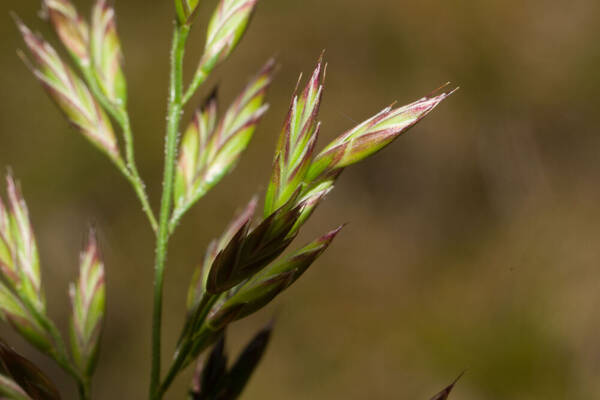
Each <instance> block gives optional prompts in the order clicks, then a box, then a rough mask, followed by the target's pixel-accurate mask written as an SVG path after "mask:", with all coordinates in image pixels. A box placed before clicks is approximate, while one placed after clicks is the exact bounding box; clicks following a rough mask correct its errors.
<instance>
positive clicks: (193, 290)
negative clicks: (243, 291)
mask: <svg viewBox="0 0 600 400" xmlns="http://www.w3.org/2000/svg"><path fill="white" fill-rule="evenodd" d="M257 203H258V199H257V198H256V197H254V198H253V199H252V200H251V201H250V203H248V205H247V206H246V208H245V209H244V210H243V211H242V212H241V213H239V215H237V216H236V217H235V218H234V220H233V221H232V222H231V223H230V224H229V226H228V227H227V229H226V230H225V232H224V233H223V234H222V235H221V237H220V238H219V239H217V240H214V241H212V242H211V243H210V245H209V246H208V249H207V250H206V255H205V256H204V261H203V263H202V264H201V265H200V266H199V267H198V268H197V269H196V271H195V272H194V276H193V278H192V282H191V284H190V288H189V291H188V311H190V312H192V310H193V309H194V307H195V306H196V305H197V304H198V302H199V301H200V298H201V297H202V294H203V293H205V292H206V281H207V279H208V274H209V272H210V269H211V266H212V264H213V262H214V261H215V258H216V257H217V255H218V254H219V253H221V252H222V251H223V250H225V248H226V247H227V245H228V244H229V243H230V242H231V241H232V240H233V239H234V237H235V236H236V235H240V233H239V232H245V231H247V230H248V228H249V225H250V222H251V220H252V217H253V216H254V212H255V210H256V205H257Z"/></svg>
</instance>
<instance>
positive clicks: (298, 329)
mask: <svg viewBox="0 0 600 400" xmlns="http://www.w3.org/2000/svg"><path fill="white" fill-rule="evenodd" d="M75 3H77V5H78V7H79V8H80V11H81V12H83V13H85V14H87V13H88V11H89V9H90V8H91V3H92V1H91V0H81V1H76V2H75ZM201 3H202V6H201V12H200V21H199V22H198V23H197V26H196V29H194V31H193V37H192V39H191V41H190V46H189V52H188V57H187V61H188V63H187V64H186V70H187V72H188V74H187V75H188V77H189V75H190V74H191V72H193V70H194V68H195V66H196V63H197V60H198V58H199V56H200V52H201V49H202V46H203V32H204V27H203V26H202V25H205V24H206V22H207V20H208V17H209V14H210V12H211V10H212V8H213V7H214V5H215V4H216V1H214V0H203V1H202V2H201ZM39 9H40V5H39V2H38V1H35V0H30V1H20V2H9V1H3V2H1V5H0V18H1V21H2V22H1V23H0V48H1V49H2V52H0V69H1V71H2V73H0V87H1V88H2V90H1V91H0V105H1V107H0V168H2V169H5V168H6V167H8V166H10V167H11V168H12V169H13V171H14V173H15V175H16V177H17V178H18V179H19V180H20V181H21V183H22V187H23V191H24V194H25V197H26V199H27V202H28V205H29V208H30V212H31V214H32V218H33V222H34V225H35V230H36V235H37V239H38V244H39V247H40V252H41V257H42V267H43V276H44V281H45V285H46V292H47V297H48V299H49V308H50V310H51V313H52V315H53V316H54V317H55V318H56V320H57V321H59V324H60V326H61V327H63V328H65V327H66V325H67V318H68V311H69V302H68V297H67V294H66V291H67V284H68V282H70V281H71V280H73V279H74V277H75V275H76V273H77V263H78V253H79V250H80V248H81V246H82V244H83V242H84V238H85V233H86V230H87V226H88V225H89V224H90V223H91V224H93V225H95V226H96V227H97V228H98V230H99V235H100V241H101V245H102V249H103V253H104V257H105V261H106V264H107V268H108V271H107V274H108V320H107V325H106V330H105V334H104V338H103V352H102V355H101V359H100V365H99V368H98V372H97V378H96V381H95V388H94V393H95V398H98V399H108V398H115V396H116V398H126V399H141V398H144V397H145V395H146V387H147V380H148V375H149V348H150V323H151V322H150V314H151V295H152V292H151V289H152V264H153V235H152V233H151V230H150V229H149V227H148V225H147V223H146V220H145V218H144V215H143V214H142V212H141V209H140V206H139V205H138V202H137V199H136V197H135V196H134V193H133V191H132V190H131V188H130V187H129V186H128V185H127V183H126V182H125V181H124V180H123V179H122V178H121V177H120V176H119V175H118V173H117V172H116V170H115V169H114V168H113V167H112V166H111V165H110V164H109V162H107V160H106V159H105V158H104V157H103V156H102V155H101V154H100V153H99V152H97V151H96V150H94V149H93V148H92V147H91V146H89V145H88V143H87V142H85V141H84V140H83V139H82V136H81V135H80V134H79V133H77V132H75V131H74V130H73V129H71V128H70V127H69V125H68V124H67V123H66V122H65V120H64V119H63V117H62V115H61V114H60V113H59V112H58V110H57V109H56V107H55V106H54V105H53V104H52V102H51V101H50V100H49V99H48V98H47V96H46V94H45V93H44V92H43V90H42V89H41V87H40V85H39V84H38V83H37V82H36V81H35V80H34V78H33V77H32V75H31V73H30V72H29V71H28V70H27V68H26V67H25V66H24V65H23V63H22V62H21V61H20V60H19V59H18V57H17V55H16V53H15V51H16V49H19V48H21V49H23V48H24V45H23V43H22V41H21V39H20V37H19V36H18V34H17V30H16V29H15V27H14V25H13V23H12V21H11V20H10V17H9V11H16V12H18V14H19V15H20V17H21V18H22V19H23V20H24V21H25V22H26V23H27V24H29V25H30V26H32V27H34V28H35V29H37V30H39V31H40V32H42V33H43V34H45V35H46V36H47V37H48V38H52V40H53V41H54V43H56V41H55V39H54V36H53V35H52V34H51V31H50V29H49V27H48V25H47V24H46V23H45V22H43V21H40V20H38V18H37V15H38V11H39ZM116 9H117V13H118V18H119V19H118V23H119V27H118V28H119V32H120V35H121V38H122V42H123V46H124V51H125V57H126V73H127V76H128V84H129V93H130V112H131V114H132V118H133V121H134V123H133V124H134V130H135V135H136V136H135V140H136V146H137V160H138V166H139V169H140V170H141V172H142V175H143V177H144V179H145V181H146V183H147V186H148V191H149V194H150V196H151V198H152V199H153V205H154V206H155V207H156V208H157V204H158V198H159V195H160V182H161V176H162V156H163V132H164V128H165V117H164V115H165V109H166V98H167V89H166V88H167V76H168V56H167V55H168V51H169V46H170V36H171V28H172V25H171V20H172V19H173V11H172V2H171V1H170V0H161V1H158V0H155V1H150V2H149V1H142V0H127V1H117V2H116ZM599 15H600V2H598V1H595V0H573V1H570V2H550V1H544V0H526V1H521V0H508V1H506V0H504V1H500V0H488V1H475V0H456V1H451V2H448V1H441V0H423V1H419V2H416V1H411V2H409V1H389V0H370V1H368V2H367V1H361V0H327V1H322V0H302V1H281V0H261V2H260V5H259V8H258V12H257V14H256V16H255V18H254V20H253V22H252V25H251V27H250V29H249V31H248V34H247V36H246V37H245V38H244V40H243V42H242V44H241V46H240V47H239V48H238V50H237V51H236V52H235V54H234V55H233V56H232V58H231V59H230V61H229V62H227V63H226V65H224V66H223V67H221V68H219V69H218V71H217V72H216V73H215V75H214V76H213V78H212V79H211V82H209V83H208V84H206V85H205V86H204V88H203V94H206V93H208V92H209V90H210V89H211V87H212V86H213V85H214V84H216V83H219V84H220V91H221V95H222V96H221V103H222V105H223V106H226V105H227V103H228V102H230V101H231V100H232V99H233V97H234V96H235V95H236V93H237V92H238V91H239V90H241V88H242V87H243V85H244V84H245V82H246V81H247V79H248V78H249V77H250V76H252V74H253V73H254V72H255V71H257V70H258V69H259V68H260V67H261V66H262V64H263V63H264V61H265V60H266V59H267V58H268V57H270V56H273V55H275V56H276V57H277V60H278V62H279V64H280V70H279V73H278V75H277V78H276V81H275V83H274V84H273V86H272V89H271V91H270V103H271V105H272V107H271V110H270V112H269V113H268V115H267V117H266V118H265V119H264V121H263V123H262V124H261V126H260V127H259V130H258V131H257V133H256V135H255V139H254V140H253V143H252V144H251V146H250V148H249V150H248V152H247V154H246V155H245V156H244V157H243V159H242V161H241V163H240V164H239V166H238V167H237V169H236V170H235V171H234V172H233V174H231V175H230V176H228V177H227V178H226V179H224V181H223V182H222V183H221V184H220V185H219V186H218V187H217V188H216V189H215V190H213V191H212V192H211V193H210V194H208V195H207V196H206V197H205V198H204V199H203V200H202V201H201V202H200V203H199V205H198V206H197V207H196V208H195V209H194V211H193V212H192V213H191V214H189V216H188V218H187V220H186V221H185V222H184V223H183V224H182V225H181V227H180V230H179V231H178V233H177V234H176V236H175V237H174V238H173V240H172V244H171V247H170V253H169V263H168V272H167V277H166V295H165V296H166V297H165V300H166V302H165V321H164V340H165V341H164V344H165V349H164V358H165V360H168V359H169V358H170V355H171V354H172V349H173V348H174V345H175V341H176V339H177V335H178V333H179V331H180V327H181V324H182V320H183V310H184V303H185V292H186V290H187V285H188V282H189V280H190V276H191V273H192V271H193V268H194V267H195V266H196V264H197V263H198V262H199V261H200V260H201V259H202V257H203V252H204V249H205V247H206V245H207V244H208V242H209V240H210V239H212V238H213V237H215V236H216V235H218V234H220V233H221V232H222V230H223V228H224V227H225V225H226V223H227V222H228V220H229V219H230V218H231V216H232V215H233V214H234V212H235V211H236V210H238V209H239V208H240V207H241V206H243V205H244V204H246V202H247V201H248V199H249V198H250V197H251V196H252V194H254V193H256V192H260V193H262V192H263V191H264V189H265V187H266V184H267V182H268V179H269V173H270V167H271V161H272V154H273V150H274V146H275V141H276V138H277V136H278V134H279V132H280V128H281V125H282V122H283V119H284V117H285V113H286V112H287V108H288V105H289V100H290V95H291V92H292V90H293V88H294V85H295V83H296V80H297V77H298V74H299V73H300V72H302V71H304V72H305V73H309V72H310V71H311V70H312V68H313V66H314V63H315V61H316V59H317V57H318V55H319V54H320V52H321V50H322V49H324V48H325V49H326V50H327V52H326V59H327V61H328V62H329V68H328V75H327V81H326V94H325V98H324V103H323V106H322V116H321V119H322V121H323V122H324V127H323V128H324V129H323V130H322V132H323V135H322V141H321V144H324V143H325V141H326V140H329V139H331V138H333V137H334V136H336V135H338V134H340V133H342V132H343V131H344V130H346V129H348V128H350V127H352V126H354V125H355V123H356V122H359V121H362V120H363V119H365V118H367V117H369V116H370V115H372V114H374V113H376V112H377V111H379V110H380V109H381V108H383V107H384V106H386V105H388V104H390V103H392V102H393V101H395V100H398V101H399V102H400V103H408V102H410V101H413V100H415V99H417V98H420V97H422V96H423V95H425V94H427V93H429V92H430V91H431V90H433V89H435V88H436V87H438V86H440V85H441V84H443V83H444V82H446V81H452V82H454V83H456V84H458V85H460V86H461V89H460V90H459V91H458V92H457V93H456V94H455V95H453V96H452V97H451V98H450V99H449V100H447V101H446V102H444V103H443V104H442V105H441V106H440V107H439V108H438V109H437V110H436V111H435V112H434V113H433V114H431V115H430V116H429V117H428V118H427V119H426V120H424V121H423V122H422V123H421V124H419V125H418V126H417V127H416V128H414V129H413V130H412V131H410V133H409V134H407V135H405V136H403V137H401V138H400V139H399V140H398V141H396V142H395V143H394V145H392V146H391V147H389V148H387V149H386V150H385V151H383V152H382V153H379V154H378V155H377V156H375V157H374V158H372V159H370V160H368V161H366V162H364V163H362V164H360V165H359V166H355V167H353V168H350V169H349V170H347V172H346V173H344V175H343V176H342V178H341V179H340V181H339V183H338V185H337V189H336V190H335V191H334V192H333V194H332V195H331V196H330V197H329V198H328V200H327V201H326V202H325V203H324V204H323V205H322V206H321V207H320V208H319V209H318V211H317V212H316V214H315V215H314V216H313V218H312V219H311V221H310V222H309V223H308V224H307V226H306V228H305V229H304V231H303V234H302V237H300V238H299V240H298V243H299V244H301V243H303V242H306V241H308V240H310V239H312V238H313V237H315V236H317V235H319V234H321V233H323V232H325V231H326V230H328V229H330V228H331V227H333V226H335V225H336V224H339V223H341V222H350V225H349V226H348V227H347V228H346V229H345V231H344V232H343V234H341V235H340V236H339V237H338V239H337V240H336V242H335V243H334V244H333V245H332V247H331V248H330V250H328V251H327V252H326V254H325V255H324V256H323V257H322V258H321V259H320V260H319V262H318V263H317V264H316V265H315V266H313V268H312V269H311V270H310V271H309V273H307V274H306V275H305V276H304V277H303V278H302V279H301V280H300V281H299V282H298V284H297V285H295V286H294V287H293V288H291V289H290V290H289V291H288V292H286V293H285V294H284V295H283V296H281V297H280V298H279V299H278V301H277V302H276V304H275V305H273V306H271V307H269V308H268V309H266V310H264V311H262V312H261V313H259V314H258V315H256V316H254V317H252V318H250V319H248V320H246V321H244V322H241V323H237V324H236V325H235V326H234V329H232V330H231V331H230V337H229V347H230V351H231V354H232V356H233V355H234V354H235V353H237V351H239V349H240V347H241V346H242V345H243V343H244V342H245V341H247V340H249V339H250V337H251V336H252V335H253V334H254V332H255V331H256V330H257V329H258V328H259V327H260V326H261V325H262V324H264V323H265V322H266V321H268V320H269V319H270V318H271V317H272V316H273V315H274V314H275V315H277V328H276V331H275V335H274V339H273V342H272V345H271V347H270V349H269V350H268V353H267V355H266V357H265V359H264V361H263V363H262V365H261V367H260V369H259V370H258V372H257V373H256V375H255V376H254V378H253V380H252V382H251V384H250V386H249V388H248V390H247V393H246V397H245V398H247V399H365V398H369V399H391V398H398V399H428V398H430V397H431V396H432V395H433V394H434V393H435V392H437V391H438V390H440V389H441V388H442V387H443V386H445V385H446V384H447V383H449V382H450V381H451V380H452V379H453V378H454V377H456V376H457V375H458V374H459V373H460V372H461V371H463V370H467V373H466V375H465V376H464V377H463V379H462V381H461V382H460V385H459V386H458V387H457V389H456V392H455V396H453V398H455V399H462V400H470V399H490V400H493V399H512V400H527V399H541V398H543V399H567V398H569V399H584V398H588V399H591V398H600V379H599V378H600V341H599V340H598V331H599V330H600V312H599V311H598V305H599V304H600V268H599V267H600V265H599V263H600V246H598V237H599V235H600V207H599V206H598V203H599V202H598V199H599V198H600V180H599V178H600V163H599V162H598V154H599V153H600V135H598V133H599V132H598V122H597V116H598V112H599V110H600V96H599V95H600V93H599V88H600V72H599V71H600V69H599V68H598V65H599V63H600V46H599V45H598V38H599V37H600V23H598V16H599ZM200 97H201V96H198V99H197V102H196V103H198V102H200ZM185 118H186V121H187V120H189V113H188V115H187V116H186V117H185ZM0 332H1V335H2V336H3V337H5V338H8V339H10V340H11V343H13V344H14V345H15V346H16V347H17V348H18V349H19V350H21V351H23V352H24V353H26V354H28V355H29V356H31V358H32V359H34V360H35V361H36V362H38V363H39V364H40V365H42V366H43V367H44V369H45V370H46V371H48V373H49V374H50V375H51V376H52V378H53V379H55V380H56V381H57V382H60V384H61V387H63V388H64V393H65V397H66V398H74V392H73V391H72V384H71V382H70V381H69V380H68V379H67V377H66V376H64V375H63V374H62V373H61V372H60V371H59V370H57V368H55V367H54V366H53V364H52V363H51V362H49V361H48V360H47V359H45V358H44V357H42V356H39V355H37V354H36V352H35V351H33V350H32V349H31V348H30V347H29V346H27V345H26V344H25V343H24V342H23V341H21V340H19V339H18V338H17V337H15V335H13V334H12V333H11V332H10V330H9V328H8V327H7V326H5V325H2V326H1V327H0ZM189 375H190V374H189V373H188V374H186V376H184V377H182V378H180V380H178V381H177V385H176V388H175V389H174V390H173V391H172V392H171V393H170V395H169V396H168V397H167V398H169V399H171V398H172V399H178V398H179V399H180V398H183V394H184V393H185V391H186V388H187V384H188V381H189Z"/></svg>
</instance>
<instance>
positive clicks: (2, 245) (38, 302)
mask: <svg viewBox="0 0 600 400" xmlns="http://www.w3.org/2000/svg"><path fill="white" fill-rule="evenodd" d="M6 182H7V192H8V204H9V206H8V207H6V206H5V205H4V203H3V202H2V199H1V198H0V277H2V280H4V281H5V282H6V284H7V285H10V286H11V287H12V288H14V290H15V291H16V292H17V294H18V296H19V297H21V298H23V299H25V300H26V301H28V302H29V303H31V304H33V305H34V306H35V307H36V309H37V310H38V311H40V312H44V309H45V299H44V295H43V291H42V280H41V273H40V262H39V257H38V251H37V244H36V241H35V236H34V234H33V228H32V226H31V222H30V220H29V211H28V210H27V204H25V200H24V199H23V197H22V196H21V193H20V191H19V189H18V186H17V184H16V183H15V181H14V179H13V178H12V176H10V175H8V176H7V177H6Z"/></svg>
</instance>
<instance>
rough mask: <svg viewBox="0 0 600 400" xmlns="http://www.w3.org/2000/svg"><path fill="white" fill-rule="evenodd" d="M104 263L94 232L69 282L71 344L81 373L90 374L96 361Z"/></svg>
mask: <svg viewBox="0 0 600 400" xmlns="http://www.w3.org/2000/svg"><path fill="white" fill-rule="evenodd" d="M105 292H106V289H105V281H104V263H103V262H102V259H101V258H100V254H99V252H98V245H97V243H96V238H95V235H94V232H93V231H92V232H91V233H90V238H89V242H88V245H87V247H86V248H85V250H84V251H83V252H82V253H81V259H80V265H79V278H78V280H77V282H76V283H73V284H71V286H70V288H69V295H70V297H71V304H72V308H73V311H72V317H71V347H72V351H73V359H74V361H75V363H76V365H77V367H78V368H79V370H80V371H81V372H82V373H83V374H84V376H91V375H92V372H93V370H94V367H95V365H96V359H97V354H98V348H99V340H100V334H101V331H102V321H103V319H104V311H105V310H104V309H105V296H106V294H105Z"/></svg>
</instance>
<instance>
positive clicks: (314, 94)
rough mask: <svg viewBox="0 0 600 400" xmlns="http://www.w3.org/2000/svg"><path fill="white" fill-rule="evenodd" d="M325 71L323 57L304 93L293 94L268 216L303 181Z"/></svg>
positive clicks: (315, 133) (314, 140)
mask: <svg viewBox="0 0 600 400" xmlns="http://www.w3.org/2000/svg"><path fill="white" fill-rule="evenodd" d="M324 70H325V66H324V65H323V61H322V57H321V59H320V60H319V62H318V64H317V66H316V68H315V70H314V72H313V74H312V76H311V78H310V80H309V81H308V83H307V85H306V87H305V89H304V90H303V92H302V93H301V94H300V95H298V94H296V93H294V96H293V98H292V103H291V105H290V109H289V112H288V115H287V118H286V120H285V123H284V126H283V131H282V132H281V135H280V136H279V141H278V143H277V148H276V150H275V159H274V161H273V173H272V176H271V181H270V182H269V187H268V189H267V193H266V196H265V209H264V215H265V216H267V215H269V214H271V213H272V212H273V211H275V210H276V209H277V208H279V207H281V206H282V205H283V204H285V203H287V202H288V200H289V199H290V197H291V196H292V195H293V194H294V193H295V192H296V191H297V190H298V188H300V187H301V186H302V184H303V183H304V178H305V175H306V172H307V171H308V168H309V167H310V164H311V162H312V159H313V154H314V150H315V145H316V143H317V137H318V133H319V129H320V126H321V124H320V122H319V121H318V116H319V107H320V105H321V98H322V95H323V78H324ZM296 90H297V89H296Z"/></svg>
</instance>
